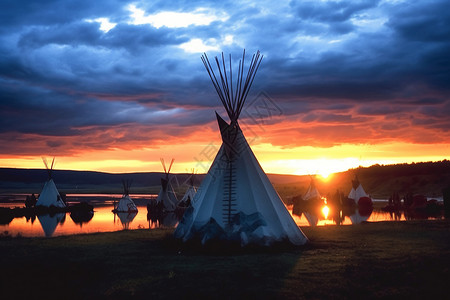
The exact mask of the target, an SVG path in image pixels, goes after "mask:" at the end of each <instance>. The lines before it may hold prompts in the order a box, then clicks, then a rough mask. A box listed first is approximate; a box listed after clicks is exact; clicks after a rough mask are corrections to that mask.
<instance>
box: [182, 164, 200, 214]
mask: <svg viewBox="0 0 450 300" xmlns="http://www.w3.org/2000/svg"><path fill="white" fill-rule="evenodd" d="M188 181H189V187H188V189H187V190H186V193H184V196H183V198H181V200H180V202H179V203H178V204H181V205H185V206H189V205H191V204H192V200H193V199H194V197H195V194H197V188H196V187H195V186H194V171H192V174H191V176H190V177H189V178H188Z"/></svg>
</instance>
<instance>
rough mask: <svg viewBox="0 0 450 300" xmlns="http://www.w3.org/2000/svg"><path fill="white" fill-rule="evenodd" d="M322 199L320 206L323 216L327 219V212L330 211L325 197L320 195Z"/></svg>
mask: <svg viewBox="0 0 450 300" xmlns="http://www.w3.org/2000/svg"><path fill="white" fill-rule="evenodd" d="M322 200H323V203H324V205H323V207H322V214H323V216H324V217H325V219H328V214H329V213H330V208H329V207H328V205H327V198H325V197H322Z"/></svg>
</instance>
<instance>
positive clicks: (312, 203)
mask: <svg viewBox="0 0 450 300" xmlns="http://www.w3.org/2000/svg"><path fill="white" fill-rule="evenodd" d="M303 201H305V211H304V212H303V214H304V215H305V217H306V220H307V221H308V223H309V225H311V226H315V225H317V223H318V222H319V214H320V212H321V209H322V207H323V204H324V203H323V200H322V196H320V193H319V190H318V189H317V187H316V183H315V181H314V178H313V177H312V176H311V181H310V183H309V187H308V190H307V191H306V193H305V195H304V196H303Z"/></svg>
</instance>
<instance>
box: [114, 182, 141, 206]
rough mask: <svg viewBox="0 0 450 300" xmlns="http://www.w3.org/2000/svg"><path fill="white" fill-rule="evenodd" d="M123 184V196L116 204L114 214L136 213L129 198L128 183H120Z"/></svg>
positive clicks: (129, 184)
mask: <svg viewBox="0 0 450 300" xmlns="http://www.w3.org/2000/svg"><path fill="white" fill-rule="evenodd" d="M122 183H123V196H122V198H121V199H120V200H119V202H118V203H117V206H116V208H115V212H118V213H119V212H126V213H132V212H138V209H137V207H136V204H135V203H134V202H133V200H131V198H130V186H131V183H130V181H125V180H124V181H122Z"/></svg>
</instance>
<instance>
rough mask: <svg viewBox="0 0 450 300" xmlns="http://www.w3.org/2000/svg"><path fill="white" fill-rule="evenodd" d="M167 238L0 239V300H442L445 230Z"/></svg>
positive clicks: (398, 226)
mask: <svg viewBox="0 0 450 300" xmlns="http://www.w3.org/2000/svg"><path fill="white" fill-rule="evenodd" d="M172 231H173V230H172V229H157V230H133V231H121V232H115V233H99V234H90V235H78V236H66V237H54V238H10V237H7V236H6V237H5V236H3V237H2V238H0V276H1V277H0V286H1V290H0V298H1V299H19V298H27V299H130V298H140V299H144V298H145V299H152V298H156V299H161V298H164V299H180V298H181V299H204V298H207V299H217V298H219V299H223V298H225V299H275V298H276V299H373V298H390V299H407V298H409V299H445V298H447V299H448V297H449V292H450V270H449V269H450V221H449V220H439V221H414V222H381V223H370V224H362V225H357V226H340V227H339V226H326V227H306V228H304V229H303V231H304V232H305V234H306V235H307V236H308V237H309V239H310V243H309V245H307V246H304V247H301V248H297V249H289V248H277V249H271V250H261V249H247V250H244V251H242V250H241V251H238V250H224V249H223V248H214V249H209V250H210V251H214V253H209V252H208V251H206V250H205V249H200V248H196V247H186V245H182V244H180V243H178V242H177V241H174V240H173V239H172V238H171V233H172Z"/></svg>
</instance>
